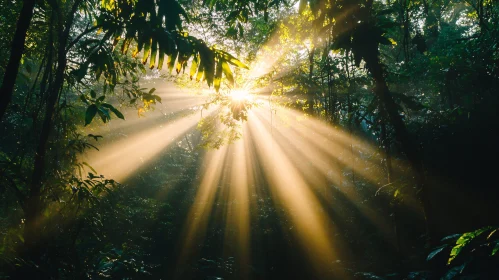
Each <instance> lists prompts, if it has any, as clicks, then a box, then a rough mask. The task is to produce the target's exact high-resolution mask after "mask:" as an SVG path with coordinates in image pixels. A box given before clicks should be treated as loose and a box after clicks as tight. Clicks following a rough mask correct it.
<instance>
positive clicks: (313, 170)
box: [254, 109, 392, 240]
mask: <svg viewBox="0 0 499 280" xmlns="http://www.w3.org/2000/svg"><path fill="white" fill-rule="evenodd" d="M286 110H289V109H283V111H282V112H281V111H279V113H285V112H286ZM254 112H255V114H256V115H258V117H259V118H260V119H262V120H266V121H267V124H268V125H270V124H271V123H270V120H269V118H270V117H269V116H268V114H263V113H262V110H254ZM307 121H308V123H311V122H314V119H308V120H307ZM315 122H320V121H318V120H315ZM298 123H299V122H297V121H295V122H293V125H291V126H289V127H282V126H276V127H274V133H275V134H280V135H281V136H282V137H281V138H280V139H279V140H280V141H279V143H280V145H281V147H284V146H283V142H285V141H286V140H287V142H289V145H287V147H288V148H287V149H286V151H289V152H288V153H287V154H288V155H290V159H293V161H294V162H301V163H302V164H301V165H300V168H299V169H300V171H301V174H302V176H303V177H304V179H306V181H307V182H308V183H309V185H310V187H311V188H313V189H314V190H316V194H317V195H319V194H321V195H322V196H324V199H325V201H327V202H329V203H332V198H331V197H330V196H328V195H327V193H328V188H329V187H330V186H329V178H331V179H332V182H333V183H334V184H335V185H337V186H340V187H341V190H342V193H343V194H344V195H345V196H346V197H347V198H348V199H349V200H350V203H352V204H353V205H355V206H356V208H357V209H358V210H359V211H360V212H361V213H362V214H363V215H364V216H365V217H367V218H368V219H369V221H370V222H372V223H373V224H374V225H375V226H376V228H377V229H378V230H380V232H382V233H383V234H384V236H385V237H389V236H391V234H392V231H391V224H390V221H389V220H388V218H387V217H383V216H382V215H380V214H379V213H378V212H376V211H374V210H373V209H370V208H369V207H368V206H367V205H365V204H363V203H362V201H363V200H364V198H362V196H361V194H360V193H359V191H358V188H357V187H356V186H352V184H347V185H348V186H347V187H344V186H343V185H345V184H344V181H345V180H343V179H342V178H341V177H342V175H341V173H342V170H343V168H342V167H341V166H339V165H338V162H340V163H342V164H343V165H344V166H345V167H347V168H348V169H353V170H354V172H356V173H357V174H360V175H361V176H362V177H363V178H364V179H368V180H370V181H372V182H373V183H376V181H375V180H376V179H377V178H380V177H381V178H383V177H384V176H383V174H382V168H381V167H379V166H376V165H379V164H380V163H381V161H378V162H377V163H371V164H367V163H365V161H367V160H365V159H361V158H359V157H358V156H355V159H354V160H355V165H354V166H352V163H353V162H352V161H351V160H348V158H346V159H341V158H339V157H338V155H339V154H340V153H342V152H343V153H346V154H347V155H350V151H349V150H346V149H344V150H341V146H340V145H337V144H336V143H335V142H334V139H335V138H334V137H333V138H329V139H327V138H325V137H322V136H321V135H320V134H319V133H316V132H315V130H313V129H311V128H309V127H308V126H307V127H303V130H302V131H300V130H297V129H296V126H301V125H303V124H298ZM311 127H312V128H313V127H314V126H313V125H311ZM323 129H327V130H328V131H327V134H329V135H341V134H342V132H341V131H339V130H338V129H335V128H333V127H323ZM291 151H293V152H291ZM373 166H374V167H373ZM331 206H333V207H334V204H332V205H331ZM387 240H391V239H387Z"/></svg>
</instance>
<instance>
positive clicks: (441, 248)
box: [426, 244, 448, 261]
mask: <svg viewBox="0 0 499 280" xmlns="http://www.w3.org/2000/svg"><path fill="white" fill-rule="evenodd" d="M447 246H448V245H447V244H445V245H442V246H439V247H437V249H435V250H433V251H431V253H429V254H428V257H427V258H426V260H427V261H430V260H431V259H433V258H434V257H435V256H436V255H438V253H440V252H442V251H443V250H444V249H445V248H447Z"/></svg>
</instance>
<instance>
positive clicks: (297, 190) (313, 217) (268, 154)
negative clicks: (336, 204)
mask: <svg viewBox="0 0 499 280" xmlns="http://www.w3.org/2000/svg"><path fill="white" fill-rule="evenodd" d="M250 116H251V119H249V120H248V123H249V128H250V131H251V136H252V140H253V141H255V146H256V149H257V153H258V154H259V155H260V156H261V157H263V158H265V159H267V161H268V162H267V164H266V166H265V167H264V175H265V176H266V178H267V180H268V181H269V183H270V188H271V189H270V191H271V195H272V196H273V199H274V200H275V201H276V202H277V203H279V204H282V206H283V207H285V211H286V216H287V217H288V218H289V219H290V220H291V221H292V223H293V225H294V226H295V227H296V231H295V230H293V232H294V234H295V237H296V239H297V241H298V242H299V243H300V245H301V248H302V250H303V251H304V253H305V255H306V256H307V259H308V260H309V264H310V265H311V267H313V268H314V270H315V273H317V275H328V274H331V271H329V269H328V267H329V264H331V263H332V262H333V261H335V260H336V259H337V258H338V255H337V253H338V251H337V249H338V248H339V247H340V246H337V244H333V242H332V240H331V238H330V237H331V236H332V232H334V229H333V228H334V227H333V224H332V223H331V222H330V221H329V219H328V218H327V215H326V214H325V211H324V209H322V207H321V206H320V203H319V202H318V201H317V199H316V197H315V195H314V194H313V192H312V191H311V189H310V186H309V185H307V183H306V181H305V180H304V179H303V178H302V177H301V176H299V172H298V170H297V169H296V168H295V167H294V166H293V164H292V162H291V161H290V160H289V158H288V157H287V156H286V154H285V152H284V151H283V150H282V148H281V147H280V145H279V144H278V143H276V142H275V140H274V139H273V138H272V135H271V134H270V133H269V131H268V129H267V128H266V127H265V125H264V124H263V123H262V121H261V120H259V119H258V118H257V117H255V116H254V114H250Z"/></svg>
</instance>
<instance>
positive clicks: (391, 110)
mask: <svg viewBox="0 0 499 280" xmlns="http://www.w3.org/2000/svg"><path fill="white" fill-rule="evenodd" d="M365 60H366V66H367V69H368V70H369V72H370V73H371V75H372V77H373V79H374V81H375V88H374V93H375V94H376V95H377V96H378V98H379V99H380V101H381V102H382V104H383V106H384V107H385V110H386V113H387V115H388V119H389V121H390V123H391V125H392V126H393V128H394V130H395V138H396V139H397V140H398V141H399V142H400V144H401V145H402V149H403V152H404V153H405V155H406V156H407V159H408V160H409V163H410V165H411V167H412V169H413V171H414V176H415V180H416V185H417V187H418V190H419V192H420V200H421V204H422V207H423V211H424V217H425V223H426V224H425V226H426V235H427V245H429V246H430V247H433V246H434V245H435V241H436V239H435V238H436V236H435V229H436V223H435V221H434V217H433V213H432V207H431V201H430V196H429V192H428V186H427V185H426V184H425V178H424V171H423V163H422V159H421V157H420V154H419V152H418V149H417V147H416V145H415V144H414V142H413V141H412V139H411V135H410V134H409V131H408V130H407V128H406V126H405V123H404V121H403V120H402V117H401V116H400V114H399V112H398V107H397V104H396V103H395V101H394V100H393V97H392V95H391V93H390V90H389V89H388V85H387V83H386V80H385V76H384V71H383V67H382V66H381V63H380V61H379V57H378V50H377V48H376V49H373V50H372V53H371V54H370V55H368V56H366V57H365Z"/></svg>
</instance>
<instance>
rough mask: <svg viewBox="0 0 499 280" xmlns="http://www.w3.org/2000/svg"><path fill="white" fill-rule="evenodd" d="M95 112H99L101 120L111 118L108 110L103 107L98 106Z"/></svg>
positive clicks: (105, 120)
mask: <svg viewBox="0 0 499 280" xmlns="http://www.w3.org/2000/svg"><path fill="white" fill-rule="evenodd" d="M97 109H98V110H97V113H99V116H100V118H101V119H102V122H104V123H106V122H108V121H109V120H110V119H111V115H110V114H109V110H108V109H107V108H105V107H98V108H97Z"/></svg>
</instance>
